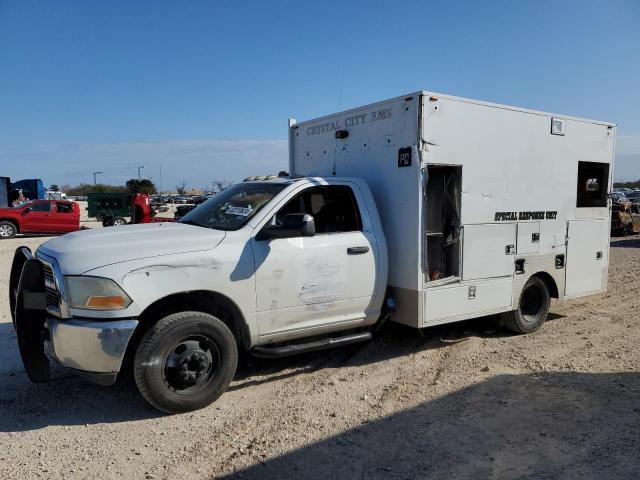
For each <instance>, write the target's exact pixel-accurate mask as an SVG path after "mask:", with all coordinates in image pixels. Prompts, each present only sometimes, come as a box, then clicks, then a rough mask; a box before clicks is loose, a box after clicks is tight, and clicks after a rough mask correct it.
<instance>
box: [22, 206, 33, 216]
mask: <svg viewBox="0 0 640 480" xmlns="http://www.w3.org/2000/svg"><path fill="white" fill-rule="evenodd" d="M30 211H31V207H27V208H25V209H24V210H23V211H22V213H23V214H24V215H26V214H27V213H29V212H30Z"/></svg>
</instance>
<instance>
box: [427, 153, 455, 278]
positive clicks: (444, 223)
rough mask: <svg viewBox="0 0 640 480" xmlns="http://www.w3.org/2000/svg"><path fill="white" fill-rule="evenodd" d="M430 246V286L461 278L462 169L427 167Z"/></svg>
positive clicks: (428, 262)
mask: <svg viewBox="0 0 640 480" xmlns="http://www.w3.org/2000/svg"><path fill="white" fill-rule="evenodd" d="M427 178H428V179H427V192H426V216H427V218H426V225H427V229H426V230H427V231H426V235H427V238H426V242H427V269H428V276H429V282H438V283H439V282H445V281H446V280H447V279H451V280H453V279H455V278H457V277H460V267H461V265H460V249H461V242H460V226H461V225H460V204H461V198H460V197H461V192H462V167H460V166H449V165H447V166H440V165H429V166H427Z"/></svg>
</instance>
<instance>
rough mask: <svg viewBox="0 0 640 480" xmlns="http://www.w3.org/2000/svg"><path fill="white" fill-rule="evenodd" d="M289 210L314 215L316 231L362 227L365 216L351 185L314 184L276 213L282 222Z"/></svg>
mask: <svg viewBox="0 0 640 480" xmlns="http://www.w3.org/2000/svg"><path fill="white" fill-rule="evenodd" d="M289 213H308V214H310V215H312V216H313V219H314V222H315V225H316V233H341V232H354V231H360V230H362V218H361V217H360V211H359V209H358V203H357V201H356V198H355V196H354V194H353V191H352V190H351V188H350V187H348V186H343V185H329V186H322V187H312V188H309V189H307V190H305V191H304V192H301V193H299V194H298V195H296V196H295V197H294V198H292V199H291V200H290V201H289V202H288V203H287V204H286V205H285V206H284V207H282V208H281V209H280V210H279V211H278V213H277V214H276V216H275V223H276V224H278V225H279V224H281V223H282V221H283V219H284V216H285V215H287V214H289Z"/></svg>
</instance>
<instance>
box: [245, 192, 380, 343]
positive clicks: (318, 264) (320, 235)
mask: <svg viewBox="0 0 640 480" xmlns="http://www.w3.org/2000/svg"><path fill="white" fill-rule="evenodd" d="M362 205H363V201H362V199H361V198H360V196H359V192H358V191H357V189H355V190H354V189H353V188H352V186H350V185H327V186H313V187H309V188H307V189H305V190H304V191H303V192H301V193H298V194H296V196H295V197H293V198H292V199H291V200H290V201H289V202H287V203H286V204H285V205H284V206H283V207H282V208H281V209H280V210H279V211H278V212H277V213H276V214H275V215H274V217H273V218H272V219H271V221H270V222H273V223H278V222H281V221H282V219H283V218H284V216H285V215H286V214H289V213H307V214H310V215H312V216H313V217H314V221H315V225H316V235H315V236H313V237H299V238H286V239H274V240H271V241H256V240H255V237H254V238H253V239H252V248H253V251H254V259H255V267H256V274H255V277H256V302H257V311H258V325H259V333H260V335H261V336H263V335H271V334H284V336H285V337H286V336H287V335H286V334H287V333H290V334H291V337H293V336H295V333H296V332H298V331H301V330H307V329H309V328H312V327H321V326H329V325H331V326H334V327H335V325H336V324H339V323H343V322H349V321H354V323H357V321H358V320H361V319H364V318H365V317H366V315H367V313H366V311H367V307H368V305H369V304H370V302H371V299H372V297H373V295H374V293H375V287H376V281H377V269H376V259H377V257H378V252H377V246H376V241H375V236H374V234H373V232H372V229H371V228H363V223H364V224H365V225H370V221H369V218H368V216H367V214H366V209H365V208H360V207H361V206H362ZM256 233H257V232H256Z"/></svg>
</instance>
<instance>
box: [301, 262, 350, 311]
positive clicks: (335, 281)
mask: <svg viewBox="0 0 640 480" xmlns="http://www.w3.org/2000/svg"><path fill="white" fill-rule="evenodd" d="M297 278H298V282H297V284H298V293H297V295H298V298H299V299H300V300H301V301H302V303H304V304H305V305H306V309H307V310H327V309H329V308H331V307H332V306H333V305H334V304H335V302H336V301H338V300H341V299H342V296H343V292H344V287H345V283H346V281H347V266H346V265H345V264H344V263H343V262H341V261H340V259H338V258H335V257H331V256H329V255H326V254H325V255H318V254H316V253H315V252H314V250H313V249H310V250H309V255H307V256H305V258H304V262H303V264H302V268H301V269H300V270H299V272H298V276H297Z"/></svg>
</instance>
